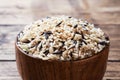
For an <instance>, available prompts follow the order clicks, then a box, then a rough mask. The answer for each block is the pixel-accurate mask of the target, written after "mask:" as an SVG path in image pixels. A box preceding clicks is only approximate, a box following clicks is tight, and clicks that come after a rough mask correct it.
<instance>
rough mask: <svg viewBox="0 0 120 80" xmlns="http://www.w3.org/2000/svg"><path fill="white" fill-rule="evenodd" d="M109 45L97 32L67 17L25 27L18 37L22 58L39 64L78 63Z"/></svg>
mask: <svg viewBox="0 0 120 80" xmlns="http://www.w3.org/2000/svg"><path fill="white" fill-rule="evenodd" d="M108 43H109V39H108V37H106V36H105V34H104V32H103V31H102V30H101V29H100V28H96V27H94V25H93V24H91V23H88V22H87V21H82V20H81V19H76V18H73V17H69V16H56V17H46V18H43V19H41V20H38V21H36V22H34V23H32V24H30V25H27V26H26V27H25V28H24V30H23V31H22V32H20V34H19V36H18V43H17V44H18V46H19V47H20V48H21V49H22V50H23V51H24V52H26V54H29V55H33V56H35V57H39V58H40V59H42V60H64V61H65V60H78V59H84V58H88V57H90V56H93V55H95V54H97V53H98V52H100V51H101V50H103V48H104V47H105V46H106V45H107V44H108Z"/></svg>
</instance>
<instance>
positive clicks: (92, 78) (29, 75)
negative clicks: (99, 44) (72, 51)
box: [15, 44, 109, 80]
mask: <svg viewBox="0 0 120 80" xmlns="http://www.w3.org/2000/svg"><path fill="white" fill-rule="evenodd" d="M15 49H16V62H17V68H18V71H19V73H20V75H21V77H22V79H23V80H102V78H103V76H104V73H105V71H106V65H107V59H108V53H109V45H108V46H106V47H105V48H104V49H103V50H102V51H101V52H100V53H99V54H96V55H94V56H92V57H90V58H87V59H83V60H77V61H44V60H41V59H38V58H34V57H31V56H28V55H27V54H25V53H24V52H23V51H22V50H20V48H19V47H18V46H17V44H15Z"/></svg>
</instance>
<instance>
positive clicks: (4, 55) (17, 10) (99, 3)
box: [0, 0, 120, 80]
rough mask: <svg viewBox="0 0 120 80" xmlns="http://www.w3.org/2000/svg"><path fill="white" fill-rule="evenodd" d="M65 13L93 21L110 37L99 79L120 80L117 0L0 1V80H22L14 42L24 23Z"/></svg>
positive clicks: (119, 22) (118, 4) (118, 3)
mask: <svg viewBox="0 0 120 80" xmlns="http://www.w3.org/2000/svg"><path fill="white" fill-rule="evenodd" d="M54 15H68V16H73V17H76V18H81V19H83V20H87V21H89V22H91V23H94V24H95V26H99V27H100V28H101V29H102V30H103V31H105V32H106V33H107V34H108V35H109V36H110V40H111V47H110V54H109V59H108V66H107V71H106V74H105V77H104V79H103V80H120V0H0V80H22V79H21V78H20V76H19V74H18V72H17V68H16V63H15V51H14V43H15V39H16V36H17V34H18V33H19V31H21V30H22V29H23V28H24V26H25V25H26V24H29V23H31V22H33V21H35V20H38V19H41V18H43V17H46V16H54Z"/></svg>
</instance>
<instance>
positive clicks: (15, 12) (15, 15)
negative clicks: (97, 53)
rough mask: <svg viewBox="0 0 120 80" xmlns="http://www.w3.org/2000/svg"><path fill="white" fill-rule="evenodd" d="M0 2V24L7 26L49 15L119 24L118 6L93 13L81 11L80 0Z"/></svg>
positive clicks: (29, 21) (3, 0) (26, 22)
mask: <svg viewBox="0 0 120 80" xmlns="http://www.w3.org/2000/svg"><path fill="white" fill-rule="evenodd" d="M0 1H1V2H2V3H0V24H6V22H7V24H28V23H31V22H33V21H34V20H37V19H40V18H41V17H45V16H49V15H71V16H75V17H77V18H82V19H85V20H88V21H90V22H93V23H99V24H120V17H119V16H120V11H119V9H120V6H117V7H112V8H106V7H105V8H104V7H102V9H100V10H101V11H100V12H97V13H95V12H94V11H89V10H85V9H83V7H82V4H84V3H82V4H81V1H82V0H80V1H78V2H77V0H76V1H73V0H60V1H59V0H54V1H52V2H51V1H49V0H47V1H43V0H35V1H33V0H27V1H24V0H21V1H17V0H11V1H9V0H0ZM119 2H120V1H119ZM61 6H62V7H61ZM91 12H93V13H95V14H93V13H91ZM101 14H102V15H101ZM99 15H101V16H99Z"/></svg>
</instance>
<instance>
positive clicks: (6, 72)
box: [0, 61, 120, 80]
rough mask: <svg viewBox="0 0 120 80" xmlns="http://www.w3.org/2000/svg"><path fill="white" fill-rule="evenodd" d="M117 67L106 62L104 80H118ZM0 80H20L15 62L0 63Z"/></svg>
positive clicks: (119, 78) (116, 63) (118, 69)
mask: <svg viewBox="0 0 120 80" xmlns="http://www.w3.org/2000/svg"><path fill="white" fill-rule="evenodd" d="M119 66H120V63H119V62H114V63H113V62H108V66H107V71H106V74H105V77H104V80H108V79H109V80H120V68H119ZM0 80H21V79H20V76H19V74H18V72H17V69H16V62H3V61H0Z"/></svg>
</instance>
